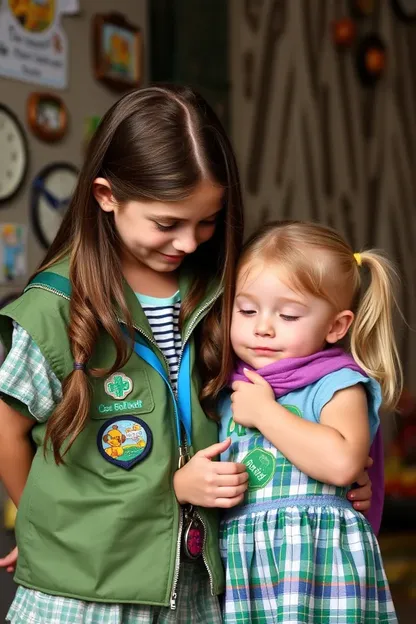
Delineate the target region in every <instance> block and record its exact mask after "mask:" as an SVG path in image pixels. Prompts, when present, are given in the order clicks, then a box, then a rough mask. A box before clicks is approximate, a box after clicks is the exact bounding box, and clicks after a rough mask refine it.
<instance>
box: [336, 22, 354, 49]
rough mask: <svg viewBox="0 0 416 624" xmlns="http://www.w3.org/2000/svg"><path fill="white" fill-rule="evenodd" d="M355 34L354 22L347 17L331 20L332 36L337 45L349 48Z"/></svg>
mask: <svg viewBox="0 0 416 624" xmlns="http://www.w3.org/2000/svg"><path fill="white" fill-rule="evenodd" d="M355 36H356V27H355V23H354V22H353V20H352V19H350V18H349V17H344V18H342V19H339V20H336V21H334V22H332V38H333V40H334V43H335V44H336V45H337V46H340V47H343V48H349V47H351V46H352V44H353V43H354V40H355Z"/></svg>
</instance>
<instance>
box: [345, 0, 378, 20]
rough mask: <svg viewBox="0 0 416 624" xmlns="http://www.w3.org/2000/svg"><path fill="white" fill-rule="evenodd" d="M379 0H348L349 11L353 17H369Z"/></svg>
mask: <svg viewBox="0 0 416 624" xmlns="http://www.w3.org/2000/svg"><path fill="white" fill-rule="evenodd" d="M378 1H379V0H350V7H351V13H352V14H353V16H354V17H370V15H372V14H373V13H374V11H375V9H376V3H377V2H378Z"/></svg>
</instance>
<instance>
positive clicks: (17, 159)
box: [0, 104, 28, 203]
mask: <svg viewBox="0 0 416 624" xmlns="http://www.w3.org/2000/svg"><path fill="white" fill-rule="evenodd" d="M27 163H28V149H27V141H26V135H25V133H24V130H23V128H22V126H21V124H20V122H19V120H18V119H17V117H16V116H15V115H14V113H12V111H11V110H10V109H9V108H7V106H4V104H0V203H2V202H5V201H7V200H8V199H11V197H12V196H13V195H14V194H15V193H16V192H17V191H18V190H19V188H20V187H21V185H22V183H23V180H24V178H25V175H26V171H27Z"/></svg>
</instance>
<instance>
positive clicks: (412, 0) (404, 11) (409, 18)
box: [392, 0, 416, 22]
mask: <svg viewBox="0 0 416 624" xmlns="http://www.w3.org/2000/svg"><path fill="white" fill-rule="evenodd" d="M392 5H393V10H394V11H395V13H396V15H397V17H398V18H399V19H401V20H403V21H404V22H414V21H415V20H416V0H392Z"/></svg>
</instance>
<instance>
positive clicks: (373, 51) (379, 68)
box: [356, 34, 387, 87]
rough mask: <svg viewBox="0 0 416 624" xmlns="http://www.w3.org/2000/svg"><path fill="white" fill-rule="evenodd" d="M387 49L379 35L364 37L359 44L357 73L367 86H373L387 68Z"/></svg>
mask: <svg viewBox="0 0 416 624" xmlns="http://www.w3.org/2000/svg"><path fill="white" fill-rule="evenodd" d="M386 64H387V50H386V45H385V43H384V41H383V40H382V39H381V37H379V35H376V34H371V35H367V36H366V37H364V38H363V39H362V40H361V41H360V42H359V44H358V47H357V53H356V66H357V73H358V76H359V78H360V81H361V83H362V84H363V85H364V86H365V87H372V86H374V85H375V84H376V82H377V81H378V80H379V79H380V78H381V76H382V75H383V74H384V72H385V70H386Z"/></svg>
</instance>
